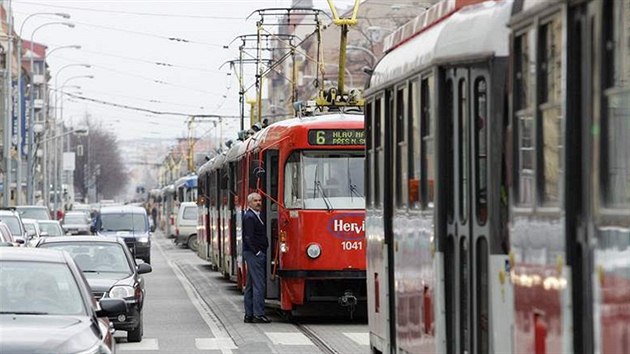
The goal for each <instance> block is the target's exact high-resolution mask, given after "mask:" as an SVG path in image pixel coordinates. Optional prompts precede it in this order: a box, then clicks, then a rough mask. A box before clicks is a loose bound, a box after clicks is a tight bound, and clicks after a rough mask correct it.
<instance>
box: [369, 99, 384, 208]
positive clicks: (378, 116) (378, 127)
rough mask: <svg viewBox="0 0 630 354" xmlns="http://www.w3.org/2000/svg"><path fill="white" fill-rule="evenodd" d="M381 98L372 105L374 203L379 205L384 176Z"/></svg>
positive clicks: (381, 198) (381, 199)
mask: <svg viewBox="0 0 630 354" xmlns="http://www.w3.org/2000/svg"><path fill="white" fill-rule="evenodd" d="M383 123H384V122H383V99H382V97H379V98H377V99H376V101H375V105H374V171H373V172H372V176H374V194H373V196H374V205H375V206H381V205H382V202H383V196H382V195H381V191H382V189H383V188H382V185H381V183H382V182H383V179H384V177H383V176H382V173H381V171H382V167H383V163H384V160H383V159H384V156H383V143H384V140H385V139H384V134H385V133H384V132H383V129H384V124H383Z"/></svg>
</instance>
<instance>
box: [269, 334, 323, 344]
mask: <svg viewBox="0 0 630 354" xmlns="http://www.w3.org/2000/svg"><path fill="white" fill-rule="evenodd" d="M265 334H266V335H267V337H269V339H270V340H271V342H272V343H273V344H275V345H315V344H313V342H311V340H310V339H308V337H307V336H305V335H304V334H302V333H290V332H265Z"/></svg>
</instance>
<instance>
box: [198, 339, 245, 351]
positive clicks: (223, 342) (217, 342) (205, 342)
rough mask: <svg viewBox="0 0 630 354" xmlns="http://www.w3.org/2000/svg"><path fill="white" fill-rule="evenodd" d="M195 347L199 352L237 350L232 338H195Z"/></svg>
mask: <svg viewBox="0 0 630 354" xmlns="http://www.w3.org/2000/svg"><path fill="white" fill-rule="evenodd" d="M195 346H196V347H197V349H199V350H224V349H236V345H235V344H234V341H232V339H231V338H195Z"/></svg>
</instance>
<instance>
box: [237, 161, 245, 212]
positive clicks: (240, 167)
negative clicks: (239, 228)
mask: <svg viewBox="0 0 630 354" xmlns="http://www.w3.org/2000/svg"><path fill="white" fill-rule="evenodd" d="M244 165H245V158H242V159H240V160H239V161H238V162H237V164H236V195H239V193H242V192H243V168H244ZM235 204H236V203H235Z"/></svg>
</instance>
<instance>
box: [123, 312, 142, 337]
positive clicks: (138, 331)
mask: <svg viewBox="0 0 630 354" xmlns="http://www.w3.org/2000/svg"><path fill="white" fill-rule="evenodd" d="M143 323H144V321H143V320H142V312H140V322H138V327H136V328H134V329H133V330H131V331H127V342H129V343H137V342H140V341H142V335H143V334H144V333H143V332H144V329H143V328H144V324H143Z"/></svg>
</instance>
